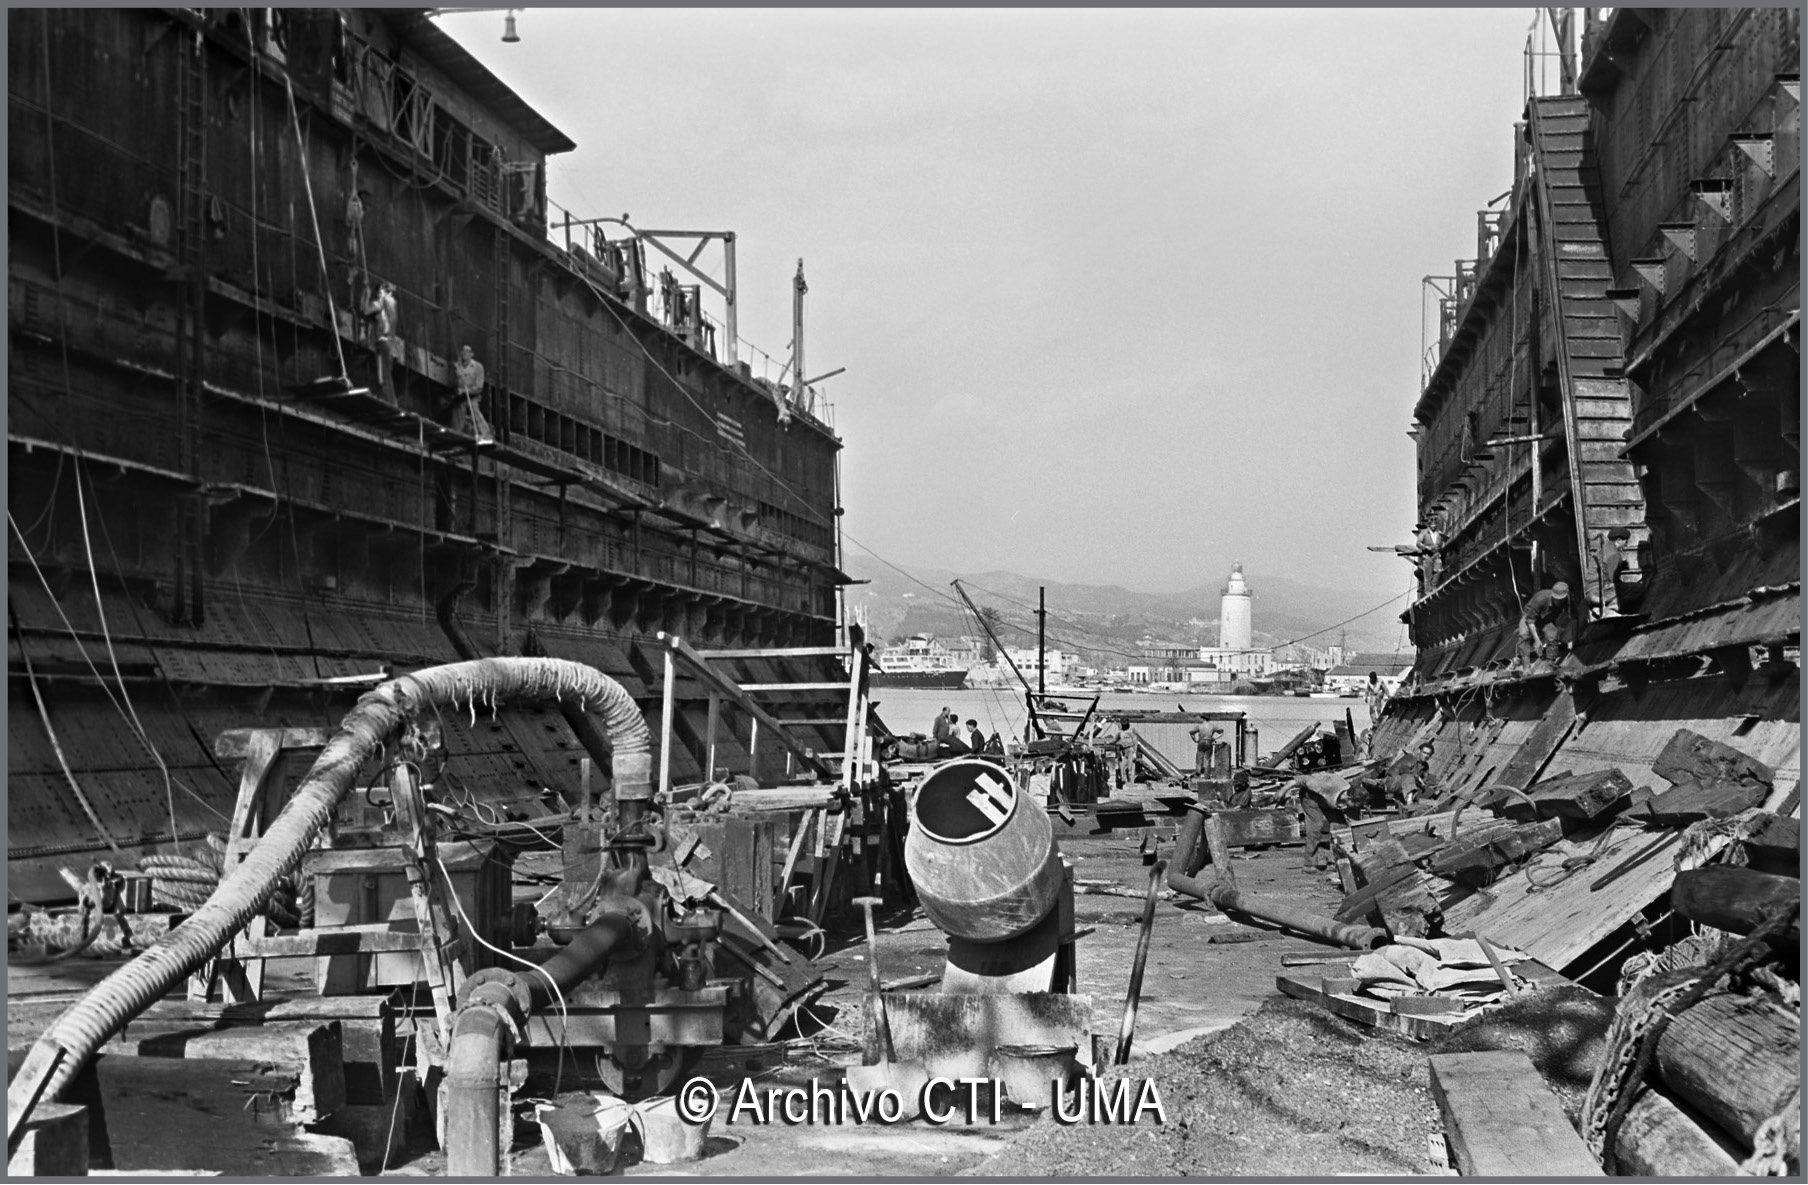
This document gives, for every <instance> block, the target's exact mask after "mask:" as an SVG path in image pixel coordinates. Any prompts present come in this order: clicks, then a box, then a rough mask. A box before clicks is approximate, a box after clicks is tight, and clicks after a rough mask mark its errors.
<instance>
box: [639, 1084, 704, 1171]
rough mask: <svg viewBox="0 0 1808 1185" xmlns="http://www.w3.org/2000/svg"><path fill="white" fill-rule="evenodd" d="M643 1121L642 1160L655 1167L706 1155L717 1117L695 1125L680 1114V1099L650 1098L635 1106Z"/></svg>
mask: <svg viewBox="0 0 1808 1185" xmlns="http://www.w3.org/2000/svg"><path fill="white" fill-rule="evenodd" d="M634 1114H635V1116H636V1118H638V1119H639V1121H640V1142H641V1149H642V1150H641V1154H640V1158H641V1159H642V1160H645V1161H650V1162H651V1163H653V1164H678V1163H679V1162H681V1161H686V1160H696V1159H698V1158H699V1157H701V1156H702V1155H703V1142H704V1141H705V1140H706V1139H708V1138H709V1125H710V1122H711V1120H713V1119H714V1118H715V1116H714V1115H711V1116H709V1117H708V1118H706V1119H704V1121H703V1122H702V1123H691V1122H689V1121H687V1120H686V1119H684V1118H683V1117H682V1116H680V1115H679V1114H678V1100H677V1099H648V1100H647V1101H646V1102H644V1103H636V1104H634Z"/></svg>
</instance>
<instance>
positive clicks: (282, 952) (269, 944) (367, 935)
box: [232, 922, 433, 959]
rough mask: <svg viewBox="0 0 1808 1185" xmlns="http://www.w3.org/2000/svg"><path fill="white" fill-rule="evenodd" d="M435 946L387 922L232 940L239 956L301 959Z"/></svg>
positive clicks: (391, 952)
mask: <svg viewBox="0 0 1808 1185" xmlns="http://www.w3.org/2000/svg"><path fill="white" fill-rule="evenodd" d="M431 945H433V944H432V942H431V940H430V939H428V938H426V937H423V936H422V935H420V934H410V933H406V932H404V931H399V930H391V929H389V923H387V922H373V923H368V924H366V925H359V926H335V927H333V928H332V929H330V930H308V931H306V932H305V933H301V934H284V935H282V936H280V937H277V938H248V937H246V936H245V935H243V934H241V935H239V936H238V938H236V939H234V940H233V943H232V956H233V958H235V959H297V958H311V957H313V956H316V955H359V954H363V955H375V954H398V953H402V952H407V951H419V950H422V949H423V948H426V947H429V946H431Z"/></svg>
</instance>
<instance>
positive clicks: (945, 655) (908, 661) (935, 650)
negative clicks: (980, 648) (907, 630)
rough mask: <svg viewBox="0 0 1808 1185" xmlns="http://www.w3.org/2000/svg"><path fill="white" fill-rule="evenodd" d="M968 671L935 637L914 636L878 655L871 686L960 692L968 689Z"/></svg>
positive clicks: (930, 635)
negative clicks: (966, 687) (963, 688)
mask: <svg viewBox="0 0 1808 1185" xmlns="http://www.w3.org/2000/svg"><path fill="white" fill-rule="evenodd" d="M967 670H968V668H967V667H966V666H965V665H964V664H963V663H962V662H961V661H960V660H959V658H958V657H956V656H955V655H953V654H951V653H950V652H949V650H948V648H947V647H946V646H945V645H943V644H942V643H941V642H938V641H937V640H936V638H935V635H933V634H912V635H911V636H910V637H909V638H907V639H905V640H904V642H902V643H901V644H899V645H897V646H888V647H886V648H885V649H884V650H882V651H880V652H879V655H878V665H877V666H876V667H875V668H874V670H873V676H872V685H873V686H874V687H922V688H930V689H939V690H944V691H957V690H959V689H960V688H962V687H965V686H966V685H967Z"/></svg>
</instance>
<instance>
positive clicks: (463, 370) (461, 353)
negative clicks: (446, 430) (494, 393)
mask: <svg viewBox="0 0 1808 1185" xmlns="http://www.w3.org/2000/svg"><path fill="white" fill-rule="evenodd" d="M452 375H453V378H454V379H455V380H456V383H457V390H456V391H455V392H454V393H453V396H452V400H451V404H452V406H451V409H450V410H451V416H450V418H449V419H448V420H447V426H448V427H450V428H451V429H452V430H453V431H454V432H464V431H467V430H468V431H470V432H471V433H472V434H473V435H475V436H476V437H477V443H478V444H490V443H492V442H494V440H495V436H494V435H493V434H492V433H491V431H490V423H489V421H488V420H486V419H484V415H483V384H484V371H483V363H481V362H479V361H478V360H477V356H476V355H475V354H474V353H472V351H471V347H470V346H468V345H465V346H460V347H458V361H457V362H454V363H453V364H452Z"/></svg>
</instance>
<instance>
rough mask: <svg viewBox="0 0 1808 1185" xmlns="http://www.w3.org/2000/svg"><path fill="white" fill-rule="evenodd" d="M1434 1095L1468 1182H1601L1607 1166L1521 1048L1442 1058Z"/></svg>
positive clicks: (1434, 1062) (1436, 1062)
mask: <svg viewBox="0 0 1808 1185" xmlns="http://www.w3.org/2000/svg"><path fill="white" fill-rule="evenodd" d="M1430 1062H1431V1093H1432V1095H1433V1096H1434V1097H1435V1098H1436V1099H1437V1101H1438V1111H1439V1113H1440V1114H1442V1115H1443V1117H1444V1136H1445V1138H1446V1139H1447V1140H1449V1142H1450V1151H1451V1155H1452V1156H1454V1157H1455V1159H1456V1167H1457V1171H1458V1172H1460V1173H1461V1174H1462V1175H1463V1176H1466V1177H1599V1176H1602V1175H1603V1174H1602V1172H1601V1166H1600V1165H1598V1164H1596V1163H1595V1158H1594V1156H1593V1155H1592V1154H1590V1152H1589V1151H1588V1145H1587V1144H1584V1143H1583V1142H1582V1137H1581V1136H1579V1135H1577V1134H1576V1129H1575V1128H1573V1127H1571V1126H1570V1122H1569V1120H1568V1119H1566V1118H1565V1117H1564V1114H1563V1107H1562V1105H1561V1104H1559V1103H1558V1102H1557V1099H1556V1096H1554V1095H1553V1094H1552V1093H1551V1089H1550V1087H1549V1086H1547V1085H1545V1081H1544V1079H1543V1078H1542V1077H1540V1076H1539V1073H1538V1071H1537V1069H1536V1068H1535V1067H1534V1066H1533V1065H1532V1059H1531V1058H1529V1057H1527V1056H1526V1055H1525V1053H1524V1052H1522V1051H1520V1050H1516V1049H1514V1050H1506V1049H1494V1050H1487V1051H1485V1052H1481V1053H1440V1054H1434V1055H1432V1057H1431V1059H1430Z"/></svg>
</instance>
